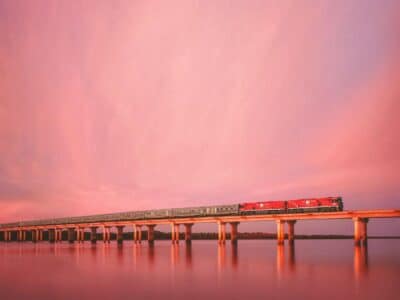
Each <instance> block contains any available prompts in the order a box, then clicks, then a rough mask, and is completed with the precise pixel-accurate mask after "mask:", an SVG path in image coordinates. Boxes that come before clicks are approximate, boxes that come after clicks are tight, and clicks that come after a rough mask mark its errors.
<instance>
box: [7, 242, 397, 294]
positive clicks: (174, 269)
mask: <svg viewBox="0 0 400 300" xmlns="http://www.w3.org/2000/svg"><path fill="white" fill-rule="evenodd" d="M134 298H135V299H157V298H163V299H177V300H180V299H190V300H192V299H278V298H279V299H303V298H304V299H363V300H368V299H382V300H383V299H385V300H387V299H400V240H370V241H369V245H368V248H367V250H363V249H360V248H356V247H354V246H353V242H352V241H351V240H339V241H334V240H323V241H296V245H295V247H289V246H288V245H285V246H284V247H278V246H277V245H276V242H275V241H273V240H263V241H239V244H238V246H237V247H231V245H230V244H229V243H227V244H226V246H218V245H217V242H216V241H193V244H192V246H191V247H187V246H186V245H185V244H184V243H181V244H180V245H179V246H173V245H171V243H170V242H169V241H156V244H155V246H154V247H149V246H148V245H147V243H143V244H142V245H134V244H133V243H132V242H129V241H128V242H125V244H124V245H123V246H122V247H118V246H117V245H116V244H115V243H112V244H111V245H104V244H103V243H98V244H97V245H95V246H92V245H91V244H89V243H88V242H86V243H85V244H84V245H82V244H80V245H79V244H74V245H70V244H68V243H62V244H53V245H51V244H48V243H46V242H44V243H39V244H36V245H35V244H32V243H29V242H27V243H24V244H19V243H9V244H5V243H1V244H0V299H134Z"/></svg>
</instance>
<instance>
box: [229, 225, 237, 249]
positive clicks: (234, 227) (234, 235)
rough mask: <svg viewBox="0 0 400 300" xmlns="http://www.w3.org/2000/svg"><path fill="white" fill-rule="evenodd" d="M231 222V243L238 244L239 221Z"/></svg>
mask: <svg viewBox="0 0 400 300" xmlns="http://www.w3.org/2000/svg"><path fill="white" fill-rule="evenodd" d="M229 224H230V225H231V243H232V244H237V241H238V225H239V222H231V223H229Z"/></svg>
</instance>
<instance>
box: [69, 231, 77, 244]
mask: <svg viewBox="0 0 400 300" xmlns="http://www.w3.org/2000/svg"><path fill="white" fill-rule="evenodd" d="M68 242H69V243H70V244H72V243H74V242H75V230H74V228H68Z"/></svg>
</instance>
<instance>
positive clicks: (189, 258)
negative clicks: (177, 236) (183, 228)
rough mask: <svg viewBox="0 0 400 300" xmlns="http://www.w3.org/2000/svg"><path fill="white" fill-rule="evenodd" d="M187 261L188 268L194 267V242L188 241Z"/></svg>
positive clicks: (186, 249)
mask: <svg viewBox="0 0 400 300" xmlns="http://www.w3.org/2000/svg"><path fill="white" fill-rule="evenodd" d="M185 262H186V266H187V267H188V268H192V244H191V243H186V248H185Z"/></svg>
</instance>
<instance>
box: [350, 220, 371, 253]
mask: <svg viewBox="0 0 400 300" xmlns="http://www.w3.org/2000/svg"><path fill="white" fill-rule="evenodd" d="M353 221H354V244H355V245H356V246H360V245H366V244H367V241H368V234H367V223H368V218H354V219H353Z"/></svg>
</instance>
